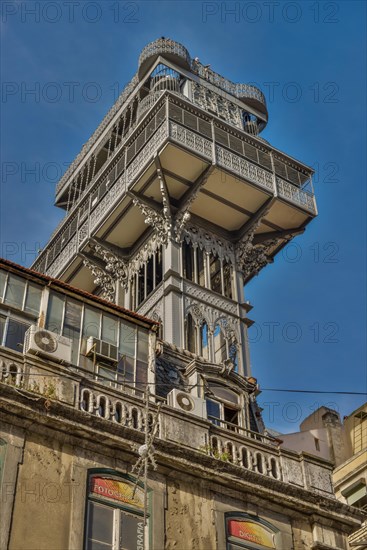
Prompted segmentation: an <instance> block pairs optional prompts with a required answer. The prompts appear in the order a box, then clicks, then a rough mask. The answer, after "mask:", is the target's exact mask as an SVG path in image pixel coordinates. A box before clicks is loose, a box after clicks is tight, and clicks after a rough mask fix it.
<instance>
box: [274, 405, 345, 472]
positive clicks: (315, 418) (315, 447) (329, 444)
mask: <svg viewBox="0 0 367 550" xmlns="http://www.w3.org/2000/svg"><path fill="white" fill-rule="evenodd" d="M342 428H343V427H342V424H341V421H340V416H339V413H338V412H336V411H335V410H333V409H330V408H328V407H319V408H318V409H317V410H316V411H315V412H313V413H312V414H310V415H309V416H308V417H307V418H305V420H303V422H302V423H301V424H300V427H299V432H294V433H290V434H281V435H279V437H280V438H281V439H282V441H283V443H282V447H284V448H287V449H293V450H294V451H298V452H301V451H305V452H307V453H311V454H313V455H315V456H319V457H320V458H324V459H325V460H330V462H332V463H333V465H334V466H338V465H339V464H340V463H341V462H343V461H344V460H345V458H346V456H347V450H346V448H345V441H344V436H343V429H342Z"/></svg>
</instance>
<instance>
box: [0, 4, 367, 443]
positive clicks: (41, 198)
mask: <svg viewBox="0 0 367 550" xmlns="http://www.w3.org/2000/svg"><path fill="white" fill-rule="evenodd" d="M1 10H2V12H1V19H2V20H1V31H2V32H1V46H2V48H1V76H2V81H3V84H2V98H1V99H2V101H1V111H2V112H1V138H2V139H1V168H2V177H1V188H0V191H1V195H0V199H1V203H0V213H1V222H0V240H1V255H2V256H5V257H7V258H8V259H10V260H13V261H16V262H18V263H22V264H24V265H30V264H31V263H32V261H33V259H34V257H35V250H37V249H38V248H39V247H42V246H43V245H44V244H45V242H46V241H47V239H48V237H49V235H50V234H51V232H52V231H53V229H54V228H55V227H56V225H57V223H58V222H59V220H60V219H61V218H62V216H63V212H62V211H61V210H58V209H56V208H55V207H54V206H53V199H54V188H55V184H56V182H57V179H58V177H59V176H60V175H61V173H62V171H64V169H65V166H66V165H67V164H68V163H70V162H71V161H72V159H73V158H74V157H75V155H76V154H77V153H78V152H79V150H80V148H81V146H82V144H83V143H84V142H85V141H87V139H88V138H89V136H90V135H91V133H92V132H93V130H94V129H95V128H96V126H97V125H98V123H99V122H100V120H101V119H102V118H103V116H104V114H105V113H106V111H107V109H108V108H109V107H110V106H111V105H112V103H113V102H114V99H115V98H116V93H117V90H119V89H121V88H122V87H123V86H124V84H125V83H126V82H128V81H129V80H130V78H131V77H132V76H133V74H134V73H135V71H136V68H137V60H138V56H139V53H140V51H141V49H142V48H143V47H144V45H145V44H147V43H148V42H150V41H151V40H154V39H155V38H158V37H159V36H168V37H170V38H173V39H174V40H177V41H179V42H182V43H183V44H184V45H185V46H186V47H187V48H188V50H189V52H190V54H191V56H192V57H195V56H198V57H199V58H200V60H201V61H202V62H203V63H210V64H211V66H212V68H213V69H214V70H215V71H217V72H219V73H221V74H223V75H224V76H225V77H227V78H229V79H231V80H233V81H234V82H252V83H256V84H257V85H258V86H260V87H261V88H262V90H263V91H264V93H265V94H266V96H267V101H268V109H269V118H270V120H269V124H268V128H267V129H266V130H265V131H264V133H263V137H265V138H266V139H267V140H269V141H270V142H271V143H272V144H273V145H274V146H275V147H277V148H279V149H282V150H284V151H285V152H287V153H288V154H290V155H293V156H295V157H296V158H298V159H300V160H302V161H304V162H305V163H308V164H311V165H312V166H314V167H315V168H316V169H317V176H316V184H315V188H316V195H317V201H318V208H319V216H318V218H317V219H316V220H314V221H313V223H311V224H310V225H309V226H308V228H307V230H306V233H305V234H303V235H301V236H299V237H297V239H295V240H294V241H292V242H293V244H291V245H290V247H288V248H287V249H285V250H284V252H283V253H280V254H279V255H278V257H277V258H276V260H275V262H274V264H272V265H271V266H268V267H267V268H266V269H265V270H263V271H262V272H261V273H260V275H259V276H258V277H256V278H255V279H253V280H252V281H251V282H250V284H249V285H248V287H247V289H246V294H247V296H246V298H247V299H249V300H250V301H251V303H252V304H253V305H254V309H253V310H252V312H251V317H252V318H253V319H254V320H255V321H256V323H257V325H256V326H254V327H253V328H252V329H251V331H250V340H251V359H252V366H253V374H254V376H256V377H257V378H258V380H259V382H260V385H261V387H262V388H264V391H263V393H262V394H261V396H260V398H259V401H260V403H261V404H262V406H263V407H264V419H265V422H266V423H267V424H268V425H269V427H272V428H278V429H280V430H284V431H287V432H292V431H295V430H297V428H298V424H299V421H300V420H301V419H302V418H304V417H305V416H307V415H308V414H310V413H311V412H312V410H313V409H314V408H316V407H317V406H318V405H321V404H329V405H330V406H334V407H336V408H337V409H338V410H339V411H340V413H341V415H342V416H343V415H346V414H349V413H350V412H351V411H352V410H354V409H355V408H357V407H358V406H359V405H360V404H362V403H363V402H364V401H365V398H363V397H361V396H359V397H358V396H348V395H343V396H342V395H323V394H297V393H279V392H270V391H267V390H266V388H283V389H289V388H293V389H312V390H325V391H359V392H361V391H367V372H366V341H365V329H366V317H365V312H366V242H365V238H366V192H365V189H366V164H365V151H366V134H365V122H364V120H365V115H366V102H365V98H366V81H365V67H366V59H365V51H366V23H365V22H366V4H365V2H351V1H349V2H280V1H279V2H273V3H269V2H265V1H264V2H262V1H258V2H196V1H192V2H165V1H160V2H154V1H152V2H119V1H109V0H104V1H103V2H88V1H86V2H83V1H79V2H61V1H59V2H48V1H44V2H33V1H24V2H22V1H4V2H3V3H2V5H1ZM32 90H33V93H32ZM333 404H334V405H333Z"/></svg>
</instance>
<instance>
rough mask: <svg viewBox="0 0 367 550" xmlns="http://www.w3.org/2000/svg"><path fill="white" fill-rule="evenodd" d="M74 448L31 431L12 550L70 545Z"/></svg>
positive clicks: (20, 479)
mask: <svg viewBox="0 0 367 550" xmlns="http://www.w3.org/2000/svg"><path fill="white" fill-rule="evenodd" d="M72 460H73V458H72V448H70V446H69V445H67V444H63V443H61V442H60V441H58V440H57V439H52V440H51V439H49V438H47V437H43V436H40V435H37V434H32V433H30V434H28V438H27V440H26V443H25V447H24V459H23V464H21V465H20V466H19V474H18V480H17V486H16V495H15V506H14V513H13V522H12V530H11V537H10V544H9V550H21V549H24V550H65V548H68V547H69V526H70V511H71V501H72V494H71V492H72V480H71V475H70V474H71V464H72Z"/></svg>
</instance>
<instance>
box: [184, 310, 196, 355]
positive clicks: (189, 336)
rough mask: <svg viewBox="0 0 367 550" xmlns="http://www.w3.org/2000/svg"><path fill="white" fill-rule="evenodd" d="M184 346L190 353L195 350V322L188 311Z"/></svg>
mask: <svg viewBox="0 0 367 550" xmlns="http://www.w3.org/2000/svg"><path fill="white" fill-rule="evenodd" d="M186 347H187V349H188V350H189V351H191V352H192V353H195V352H196V345H195V323H194V319H193V318H192V315H191V313H189V314H188V316H187V318H186Z"/></svg>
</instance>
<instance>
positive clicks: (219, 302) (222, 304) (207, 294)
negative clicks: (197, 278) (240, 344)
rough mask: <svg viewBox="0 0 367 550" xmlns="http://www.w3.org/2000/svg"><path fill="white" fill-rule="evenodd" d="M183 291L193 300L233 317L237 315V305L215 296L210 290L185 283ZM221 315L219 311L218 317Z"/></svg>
mask: <svg viewBox="0 0 367 550" xmlns="http://www.w3.org/2000/svg"><path fill="white" fill-rule="evenodd" d="M183 290H184V292H185V293H187V294H188V295H189V296H190V297H192V298H197V299H199V300H201V301H202V302H204V303H207V304H210V305H211V306H214V307H216V308H219V309H221V310H223V311H226V312H228V313H230V314H232V315H235V314H236V311H237V307H236V304H234V303H233V302H232V301H231V300H227V299H226V298H224V297H221V296H218V295H216V294H213V292H211V291H210V290H208V289H205V288H203V287H200V286H198V285H195V284H192V283H189V282H187V281H185V282H184V287H183ZM221 315H223V313H220V312H219V311H218V317H219V316H221Z"/></svg>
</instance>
